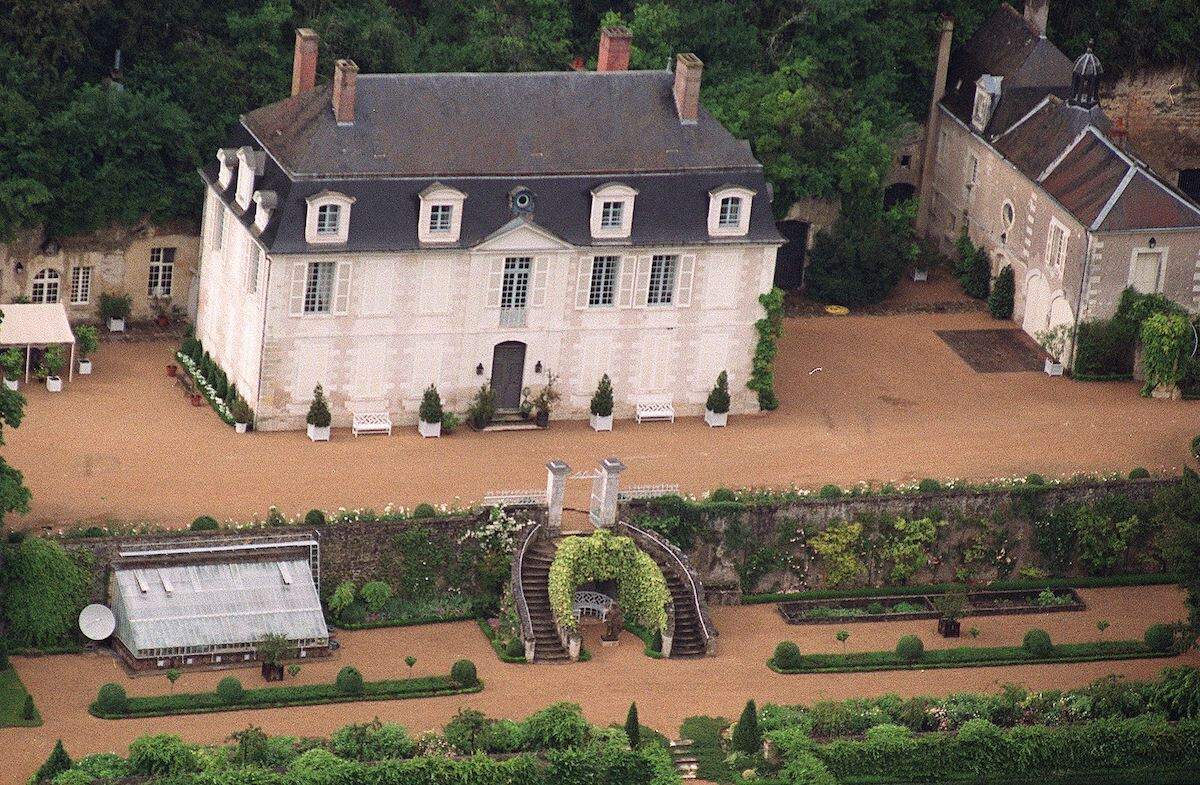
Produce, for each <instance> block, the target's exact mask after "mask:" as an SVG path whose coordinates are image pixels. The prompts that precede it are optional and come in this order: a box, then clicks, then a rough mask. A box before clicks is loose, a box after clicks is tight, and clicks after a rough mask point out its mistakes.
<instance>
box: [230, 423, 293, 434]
mask: <svg viewBox="0 0 1200 785" xmlns="http://www.w3.org/2000/svg"><path fill="white" fill-rule="evenodd" d="M249 424H250V423H245V422H235V423H234V424H233V429H234V430H235V431H237V432H238V433H245V432H246V427H247V426H248V425H249ZM309 427H310V428H311V427H312V426H311V425H310V426H309Z"/></svg>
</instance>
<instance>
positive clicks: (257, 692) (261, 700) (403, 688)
mask: <svg viewBox="0 0 1200 785" xmlns="http://www.w3.org/2000/svg"><path fill="white" fill-rule="evenodd" d="M106 686H107V685H106ZM102 689H103V688H102ZM482 689H483V683H482V682H479V681H478V680H477V681H476V683H475V684H474V685H471V686H464V685H462V684H459V683H458V682H456V681H454V680H453V679H451V678H450V677H449V676H422V677H419V678H415V679H389V680H385V681H368V682H363V684H362V690H361V692H359V693H357V694H353V695H351V694H347V693H345V692H342V691H341V690H339V689H338V688H337V687H336V686H335V685H333V684H304V685H296V686H288V687H260V688H258V689H254V690H245V691H244V693H243V694H242V697H241V700H238V701H236V702H232V701H229V702H227V701H225V700H222V699H221V698H220V697H219V696H218V695H217V694H216V693H215V692H202V693H172V694H169V695H154V696H149V697H134V698H128V701H127V706H128V709H127V711H125V712H123V713H116V712H109V711H105V710H104V709H103V708H102V707H101V704H100V701H99V700H97V701H95V702H93V703H92V705H91V706H89V707H88V712H89V713H90V714H91V715H92V716H94V717H99V718H101V719H105V720H119V719H127V718H134V717H166V716H170V715H175V714H207V713H210V712H215V711H233V710H236V709H265V708H280V707H284V706H315V705H318V704H323V703H344V702H350V701H363V700H403V699H406V698H430V697H435V696H438V695H461V694H464V693H469V692H479V691H480V690H482Z"/></svg>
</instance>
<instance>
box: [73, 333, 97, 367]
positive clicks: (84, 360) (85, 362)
mask: <svg viewBox="0 0 1200 785" xmlns="http://www.w3.org/2000/svg"><path fill="white" fill-rule="evenodd" d="M75 345H76V346H77V347H79V372H80V373H81V374H85V375H86V374H89V373H91V372H92V353H93V352H95V351H96V347H97V346H99V345H100V335H99V333H97V332H96V328H95V327H92V326H91V325H90V324H81V325H79V326H78V327H76V328H75Z"/></svg>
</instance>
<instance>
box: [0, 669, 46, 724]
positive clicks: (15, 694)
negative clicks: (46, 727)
mask: <svg viewBox="0 0 1200 785" xmlns="http://www.w3.org/2000/svg"><path fill="white" fill-rule="evenodd" d="M28 701H29V693H28V692H26V690H25V685H24V684H22V683H21V677H20V676H18V675H17V671H16V669H15V668H13V667H11V666H9V667H7V668H0V728H36V727H38V726H39V725H41V724H42V715H41V714H40V713H38V710H37V707H36V706H34V707H33V716H32V717H28V718H27V717H26V716H25V707H26V703H27V702H28Z"/></svg>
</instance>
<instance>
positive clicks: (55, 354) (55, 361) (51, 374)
mask: <svg viewBox="0 0 1200 785" xmlns="http://www.w3.org/2000/svg"><path fill="white" fill-rule="evenodd" d="M65 362H66V358H65V357H64V356H63V350H62V347H61V346H57V345H55V346H51V347H50V348H48V349H46V351H45V352H43V353H42V365H41V368H40V369H39V374H40V375H42V376H45V377H46V389H47V390H49V391H50V392H62V377H60V376H59V375H58V372H59V371H61V370H62V367H63V363H65Z"/></svg>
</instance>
